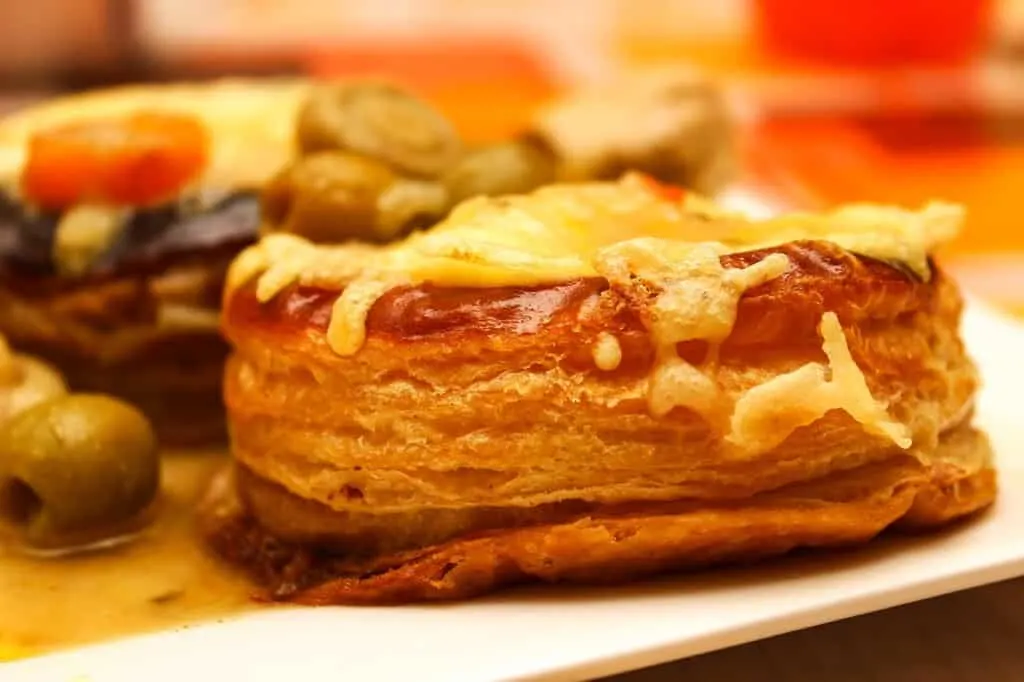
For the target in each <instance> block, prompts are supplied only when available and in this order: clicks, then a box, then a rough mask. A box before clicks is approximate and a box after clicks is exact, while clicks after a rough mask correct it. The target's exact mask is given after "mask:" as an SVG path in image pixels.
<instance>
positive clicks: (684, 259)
mask: <svg viewBox="0 0 1024 682" xmlns="http://www.w3.org/2000/svg"><path fill="white" fill-rule="evenodd" d="M962 219H963V210H962V209H961V208H960V207H958V206H955V205H950V204H945V203H941V202H933V203H930V204H928V205H926V206H925V207H923V208H921V209H920V210H916V211H911V210H904V209H899V208H894V207H886V206H874V205H860V204H858V205H850V206H846V207H842V208H839V209H837V210H835V211H832V212H829V213H823V214H810V213H793V214H789V215H783V216H779V217H776V218H772V219H769V220H760V221H756V220H752V219H749V218H747V217H745V216H742V215H739V214H734V213H730V212H728V211H725V210H722V209H720V208H718V207H716V206H715V205H714V204H713V203H711V202H710V201H708V200H706V199H702V198H701V197H700V196H697V195H695V194H693V193H688V192H685V191H681V190H679V189H678V188H672V187H666V186H664V185H661V184H659V183H657V182H654V181H653V180H651V179H650V178H647V177H645V176H641V175H637V174H628V175H626V176H625V177H623V178H622V179H621V180H619V181H616V182H592V183H568V184H556V185H550V186H546V187H543V188H541V189H539V190H537V191H535V192H533V193H530V194H524V195H515V196H502V197H498V198H486V197H478V198H476V199H472V200H469V201H466V202H464V203H462V204H460V205H459V206H458V207H457V208H456V209H455V210H454V211H453V212H452V213H451V214H450V215H449V216H448V217H447V218H446V219H445V220H444V221H443V222H442V223H440V224H439V225H437V226H435V227H433V228H432V229H431V230H429V231H425V232H419V233H414V234H412V235H410V236H408V237H407V238H406V239H404V240H403V241H401V242H397V243H393V244H389V245H382V246H372V245H368V244H349V245H334V246H324V245H316V244H313V243H311V242H309V241H307V240H304V239H301V238H299V237H296V236H294V235H287V234H271V235H268V236H266V237H265V238H264V239H262V240H261V241H260V243H258V244H257V245H254V246H252V247H250V248H248V249H247V250H246V251H244V252H243V253H242V254H240V255H239V257H238V258H237V259H236V260H235V262H234V263H233V264H232V267H231V270H230V273H229V277H228V285H227V289H226V293H225V300H224V322H223V328H224V331H225V334H226V336H227V337H228V339H229V340H230V342H231V344H232V346H233V349H234V350H233V354H232V356H231V358H230V360H229V362H228V367H227V372H226V380H225V399H226V403H227V407H228V416H229V425H230V431H231V439H232V440H231V453H232V455H233V458H234V466H233V467H232V469H231V470H230V471H229V472H227V473H225V475H224V476H222V477H221V478H219V479H218V480H217V481H216V483H215V484H214V485H213V487H212V488H211V491H210V493H209V495H208V497H207V499H206V500H205V502H204V504H203V508H202V511H201V514H202V518H203V524H202V525H203V532H204V534H205V535H206V537H207V538H208V540H209V542H210V543H211V544H212V546H213V547H214V548H215V549H216V550H217V551H218V552H219V553H220V554H221V555H223V556H224V557H226V558H227V559H228V560H230V561H232V562H234V563H237V564H239V565H241V566H244V567H245V568H246V569H248V570H249V571H250V573H251V575H252V576H254V577H255V578H256V579H257V581H258V582H260V583H261V584H262V585H263V586H264V587H265V588H266V590H267V591H268V594H269V595H271V596H273V597H274V598H278V599H285V600H292V601H295V602H300V603H308V604H334V603H389V602H390V603H393V602H405V601H417V600H432V599H453V598H464V597H470V596H473V595H478V594H481V593H484V592H487V591H490V590H493V589H495V588H497V587H500V586H502V585H506V584H510V583H517V582H523V581H532V580H542V581H551V582H555V581H567V582H616V581H622V580H628V579H632V578H636V577H639V576H643V575H647V574H651V573H656V572H663V571H668V570H672V569H678V568H684V567H691V566H698V565H704V564H713V563H720V562H726V561H742V560H749V559H754V558H760V557H765V556H770V555H775V554H780V553H783V552H786V551H788V550H790V549H793V548H795V547H805V546H806V547H826V546H837V545H851V544H858V543H862V542H865V541H867V540H869V539H870V538H872V537H873V536H875V535H876V534H878V533H879V532H881V531H882V530H884V529H886V528H889V527H896V528H913V529H924V528H932V527H936V526H940V525H943V524H946V523H948V522H950V521H952V520H954V519H957V518H960V517H963V516H966V515H969V514H971V513H973V512H975V511H978V510H980V509H983V508H984V507H986V506H988V505H989V504H990V503H991V502H992V501H993V499H994V497H995V495H996V475H995V472H994V469H993V466H992V459H991V451H990V448H989V444H988V442H987V440H986V438H985V436H984V434H983V433H981V432H980V431H978V430H977V429H975V428H974V427H973V426H972V424H971V416H972V411H973V407H972V406H973V400H974V395H975V392H976V390H977V387H978V377H977V373H976V371H975V367H974V365H973V364H972V362H971V360H970V358H969V357H968V356H967V355H966V353H965V351H964V347H963V344H962V342H961V339H960V336H959V320H960V313H961V307H962V302H961V297H960V294H959V292H958V289H957V287H956V285H955V284H954V283H953V282H952V281H951V280H950V279H949V278H948V277H947V276H946V275H945V274H944V273H943V272H942V270H941V269H940V268H938V267H937V266H936V264H935V263H934V262H933V260H932V258H931V256H930V254H931V253H932V251H933V250H934V249H935V248H936V247H937V246H939V245H940V244H941V243H943V242H945V241H946V240H948V239H950V238H951V237H952V236H953V235H955V234H956V232H957V231H958V229H959V228H960V224H961V222H962Z"/></svg>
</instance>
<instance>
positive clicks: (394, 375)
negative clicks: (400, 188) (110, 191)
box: [225, 243, 977, 513]
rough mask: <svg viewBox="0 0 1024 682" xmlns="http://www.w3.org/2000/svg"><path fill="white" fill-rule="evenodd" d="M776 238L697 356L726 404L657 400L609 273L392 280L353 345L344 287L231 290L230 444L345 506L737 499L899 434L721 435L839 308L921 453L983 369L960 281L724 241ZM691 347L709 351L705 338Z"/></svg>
mask: <svg viewBox="0 0 1024 682" xmlns="http://www.w3.org/2000/svg"><path fill="white" fill-rule="evenodd" d="M772 252H775V253H778V252H784V253H785V254H786V255H787V256H788V257H789V259H790V261H791V263H792V264H793V265H792V266H791V268H790V270H789V271H788V272H787V273H786V274H784V275H782V276H781V277H779V278H777V279H775V280H772V281H769V282H767V283H765V284H763V285H761V286H760V287H757V288H754V289H752V290H750V291H748V292H747V293H746V294H745V295H744V297H743V298H742V299H741V300H740V303H739V308H738V313H737V318H736V323H735V325H734V327H733V330H732V333H731V335H730V336H729V337H728V339H727V340H726V341H725V342H724V343H723V344H722V345H721V346H720V347H719V348H718V349H717V358H716V360H715V365H714V368H713V369H712V368H709V367H703V369H702V371H703V372H705V373H707V374H708V375H709V376H710V375H712V374H713V376H714V380H715V382H716V385H717V387H718V389H719V390H718V395H717V398H716V401H715V404H711V405H710V406H709V408H708V409H705V410H702V411H698V410H695V409H689V408H687V407H685V406H680V407H675V408H674V409H673V410H671V411H670V412H669V413H668V414H665V415H663V416H655V415H653V414H652V413H651V410H650V409H649V404H648V400H647V389H648V388H649V375H650V372H651V368H652V366H653V365H654V363H655V362H656V358H655V349H654V348H653V347H652V344H651V340H650V336H649V334H647V333H646V331H645V330H644V326H643V323H642V320H641V317H642V315H643V314H644V310H643V302H642V301H640V300H637V299H635V298H631V297H632V293H631V292H623V291H619V290H615V289H612V288H610V287H609V286H608V284H607V282H603V281H601V280H581V281H576V282H569V283H564V284H559V285H552V286H549V287H536V288H528V289H500V290H458V289H434V288H432V287H430V286H429V285H427V286H423V287H416V288H411V289H398V290H394V291H392V292H390V293H389V294H387V295H385V297H384V298H382V299H381V300H380V301H378V302H377V304H376V305H375V306H374V307H373V309H372V310H371V313H370V315H369V317H368V320H367V330H368V331H367V334H368V335H367V341H366V343H365V345H364V347H363V348H362V350H361V351H360V352H359V353H358V354H357V355H355V356H352V357H343V356H339V355H337V354H336V353H334V352H333V351H332V350H331V349H330V348H329V347H328V345H327V343H326V341H325V339H324V329H325V325H326V317H327V316H328V314H329V311H330V303H331V302H332V301H333V299H334V298H336V296H337V294H336V293H333V295H332V294H331V293H328V292H321V291H315V290H305V289H292V290H291V291H289V292H288V293H286V294H285V295H283V296H281V297H279V298H278V299H275V301H274V302H272V303H270V304H263V305H260V304H257V303H256V301H255V299H254V298H253V297H252V294H251V292H247V291H245V290H242V291H239V292H238V293H237V294H235V295H234V296H232V297H230V298H229V300H228V304H227V311H226V316H225V321H226V323H225V332H226V334H227V336H228V338H229V340H230V341H231V343H232V344H233V345H234V347H235V349H236V353H235V355H234V357H233V358H232V359H231V360H230V362H229V366H228V370H227V374H226V389H225V397H226V402H227V405H228V409H229V418H230V424H231V427H232V430H233V433H234V439H233V452H234V456H235V457H236V458H237V459H238V460H239V461H240V462H241V463H242V464H244V465H245V466H247V467H249V468H250V469H251V470H252V471H253V472H255V473H256V474H258V475H260V476H263V477H265V478H268V479H270V480H272V481H276V482H278V483H280V484H281V485H283V486H284V487H285V488H287V489H288V490H290V491H292V492H293V493H295V494H296V495H299V496H300V497H303V498H306V499H310V500H314V501H317V502H320V503H322V504H325V505H327V506H329V507H331V508H333V509H335V510H338V511H343V510H370V511H372V512H374V513H389V512H396V511H402V510H407V509H417V508H421V507H423V506H436V507H445V508H459V507H469V506H474V505H494V504H512V505H517V506H532V505H537V504H546V503H551V502H557V501H559V500H565V499H584V500H591V501H601V502H617V501H621V500H625V499H649V500H663V499H676V498H679V497H696V498H707V499H715V498H724V497H732V498H742V497H744V496H749V495H752V494H755V493H757V492H760V491H763V490H766V489H771V488H773V487H778V486H780V485H785V484H787V483H792V482H795V481H799V480H803V479H806V478H809V477H814V476H820V475H824V474H826V473H828V472H829V471H832V470H835V469H839V468H850V467H854V466H858V465H860V464H863V463H865V462H867V461H871V460H872V459H875V458H878V457H880V456H884V455H885V454H886V453H888V452H889V451H890V450H891V449H892V448H893V443H892V442H891V441H889V440H888V439H886V438H884V437H882V436H879V435H877V434H873V433H869V432H867V431H866V430H865V429H864V428H863V427H862V425H861V424H860V423H858V422H857V421H856V420H854V419H852V418H850V417H849V416H848V415H847V414H845V413H844V412H843V411H841V410H832V411H829V412H828V413H827V414H826V415H823V418H821V419H818V420H816V421H814V422H813V423H810V424H807V425H805V426H800V427H797V428H793V429H790V430H792V433H791V434H790V433H788V432H787V433H781V432H780V433H778V434H776V433H772V432H771V431H772V428H769V429H767V431H768V432H766V433H755V434H754V436H753V438H754V439H757V438H761V437H763V438H764V440H765V442H766V443H768V444H769V446H768V447H761V446H760V444H759V443H756V442H747V443H738V444H737V443H735V442H731V441H730V440H729V439H728V438H727V436H728V435H729V434H730V430H731V428H732V427H731V424H730V415H731V413H732V411H733V409H734V407H735V405H736V403H737V401H738V400H739V399H740V398H741V397H742V396H743V395H744V394H745V393H747V392H749V391H750V389H751V388H753V387H755V386H758V385H761V384H764V383H765V382H766V381H768V380H769V379H771V378H774V377H777V376H779V375H781V374H785V373H787V372H792V371H794V370H795V369H797V368H799V367H801V366H803V365H805V364H807V363H812V362H821V361H822V360H823V359H824V354H823V353H822V342H821V338H820V335H819V333H818V325H819V322H820V320H821V318H822V316H823V315H824V314H825V313H826V312H829V311H834V312H835V313H836V315H837V317H838V320H839V321H840V324H841V325H842V327H843V329H844V332H845V336H846V341H847V344H848V346H849V351H850V353H851V355H852V357H853V360H854V361H855V362H856V364H857V366H858V367H859V368H860V370H861V371H862V372H863V373H864V377H865V379H866V382H867V385H868V387H869V389H870V390H871V393H872V395H873V396H874V397H876V398H877V399H878V400H880V401H881V402H883V403H885V404H886V405H887V406H888V411H889V414H890V415H891V416H892V417H893V418H894V419H895V420H896V421H898V422H900V423H902V424H905V425H906V427H907V428H908V429H909V431H910V433H911V434H912V437H913V441H914V443H915V446H914V449H913V451H914V452H917V453H923V454H922V455H921V456H927V452H928V451H929V450H930V449H931V448H932V447H934V443H935V442H936V440H937V437H938V434H939V433H940V432H941V431H942V430H943V429H944V428H948V427H949V426H951V425H953V424H956V423H959V421H960V420H961V419H962V418H963V415H964V414H965V411H966V410H968V409H969V407H970V404H971V401H972V398H973V394H974V392H975V389H976V387H977V377H976V373H975V370H974V367H973V365H972V364H971V362H970V360H969V359H968V358H967V356H966V355H965V353H964V349H963V346H962V344H961V342H960V340H959V338H958V336H957V324H958V318H959V314H960V307H961V305H960V299H959V296H958V294H957V292H956V290H955V287H954V286H953V285H952V284H951V283H949V281H948V280H947V279H946V278H944V277H943V276H942V275H941V274H936V276H935V277H934V278H933V279H932V281H930V282H928V283H923V282H920V281H918V280H916V279H915V278H914V277H913V276H911V275H907V274H905V273H902V272H900V271H898V270H895V269H893V268H890V267H889V266H886V265H884V264H881V263H877V262H874V261H868V260H865V259H861V258H858V257H856V256H853V255H851V254H849V253H847V252H844V251H842V250H840V249H838V248H836V247H834V246H831V245H828V244H825V243H803V244H793V245H789V246H786V247H782V248H780V249H776V250H771V251H767V250H766V251H761V252H755V253H748V254H737V255H735V256H727V257H724V259H723V260H724V262H725V263H726V264H727V266H732V267H741V266H744V265H746V264H749V263H751V262H756V261H758V260H760V259H764V258H766V257H767V256H769V255H770V253H772ZM609 332H610V333H612V334H614V336H615V337H616V339H617V342H618V345H619V347H620V349H621V360H620V362H619V364H618V365H617V367H616V368H615V369H613V370H603V369H600V368H599V367H598V366H597V364H596V362H595V358H594V355H593V351H594V346H595V344H596V342H597V341H598V339H599V338H600V336H601V335H602V334H607V333H609ZM678 350H679V353H680V356H681V357H683V358H689V359H691V360H692V361H693V362H695V363H700V362H703V359H704V357H705V355H706V353H707V351H708V344H707V343H704V342H687V343H682V344H679V348H678ZM778 409H779V411H780V412H779V414H775V415H774V418H775V419H776V421H780V422H784V421H786V420H785V414H783V413H784V412H785V409H786V406H785V405H784V404H780V405H779V406H778ZM780 428H785V425H783V426H780ZM778 436H782V437H783V438H782V439H781V441H780V442H778V443H773V441H774V440H779V438H778Z"/></svg>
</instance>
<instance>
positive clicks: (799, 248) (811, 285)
mask: <svg viewBox="0 0 1024 682" xmlns="http://www.w3.org/2000/svg"><path fill="white" fill-rule="evenodd" d="M772 253H784V254H786V256H787V257H789V259H790V268H789V270H788V271H787V272H785V273H784V274H783V275H782V276H780V277H778V278H775V279H773V280H771V281H769V282H767V283H765V284H763V285H761V286H758V287H755V288H753V289H750V290H749V291H747V292H746V293H745V294H744V296H743V298H742V299H741V300H740V305H739V310H738V315H737V323H736V326H735V327H734V329H733V333H732V335H731V336H730V338H729V339H728V341H727V342H726V344H725V350H726V351H727V350H728V349H729V347H741V346H751V345H767V344H769V343H776V342H778V341H779V340H780V339H785V338H788V339H804V340H805V341H806V342H808V343H811V344H812V345H815V346H816V345H818V344H819V340H818V334H817V325H818V323H819V321H820V319H821V315H822V313H824V312H826V311H829V310H832V311H836V312H837V313H838V315H839V316H840V318H841V319H842V320H844V322H847V323H849V322H854V321H859V320H864V319H880V320H884V319H893V318H895V317H897V316H899V315H903V314H908V313H912V312H914V311H916V310H925V309H928V308H930V307H931V306H933V305H934V304H935V301H936V300H937V298H938V296H937V294H938V290H939V288H940V287H941V286H944V285H945V284H946V282H945V281H944V278H943V276H942V274H941V272H940V271H938V270H934V275H933V277H932V279H931V281H930V282H922V281H920V280H918V279H917V278H916V277H915V276H914V275H913V274H911V273H908V272H907V271H906V270H904V269H902V268H900V267H897V266H893V265H890V264H887V263H883V262H880V261H877V260H873V259H870V258H866V257H863V256H858V255H856V254H853V253H850V252H847V251H845V250H843V249H840V248H839V247H836V246H834V245H832V244H829V243H825V242H793V243H789V244H785V245H783V246H780V247H775V248H770V249H760V250H756V251H747V252H742V253H735V254H729V255H725V256H723V257H722V259H721V262H722V265H723V266H724V267H726V268H744V267H748V266H750V265H751V264H754V263H757V262H759V261H761V260H763V259H764V258H765V257H767V256H768V255H769V254H772ZM608 290H609V284H608V282H607V281H606V280H605V279H603V278H600V277H593V278H587V279H577V280H573V281H568V282H560V283H553V284H550V285H546V286H537V287H490V288H470V287H457V288H456V287H441V286H437V285H434V284H431V283H429V282H428V283H424V284H420V285H415V286H403V287H397V288H395V289H392V290H391V291H389V292H387V293H386V294H384V295H383V296H382V297H381V298H380V299H378V300H377V302H376V303H375V304H374V305H373V307H372V308H371V309H370V312H369V315H368V316H367V321H366V324H367V336H368V338H370V337H377V338H384V339H388V340H391V341H413V340H417V339H425V338H438V339H440V337H444V338H445V339H448V340H454V339H455V338H458V337H459V336H462V335H467V334H473V335H477V334H483V335H495V334H508V335H513V336H518V335H528V334H534V333H537V332H539V331H541V330H542V329H543V328H545V326H546V325H549V324H551V323H560V324H568V325H570V326H573V327H574V328H580V327H586V326H587V318H588V316H589V317H592V318H593V319H594V320H597V321H598V322H599V324H600V326H601V328H602V330H604V331H608V332H611V333H615V334H626V335H630V334H636V333H640V332H642V331H643V324H642V314H643V309H644V307H645V301H641V300H636V301H630V300H626V299H625V298H624V297H621V296H603V295H602V294H603V293H605V292H607V291H608ZM338 295H339V291H338V290H337V289H328V288H316V287H309V286H293V287H290V288H288V289H286V290H285V291H284V292H282V293H281V294H279V295H278V296H276V297H274V298H273V299H271V300H270V301H268V302H266V303H262V304H261V303H259V302H257V301H256V298H255V295H254V292H253V287H252V285H251V284H250V285H246V286H243V287H241V288H240V289H238V290H237V291H235V292H233V293H232V294H231V295H229V297H228V301H227V314H226V318H227V323H228V324H229V325H234V324H240V325H245V326H247V325H256V326H260V327H262V328H265V329H268V330H274V331H275V332H277V333H288V332H295V331H299V330H303V329H309V330H316V331H319V332H323V331H325V330H326V329H327V326H328V323H329V322H330V317H331V309H332V306H333V305H334V302H335V301H336V300H337V298H338ZM588 310H590V311H592V313H593V314H592V315H589V314H588ZM626 344H627V346H628V345H629V340H628V339H627V341H626ZM635 350H637V349H636V348H634V351H635ZM624 351H625V352H624V356H627V357H628V356H629V355H631V353H630V352H629V348H628V347H627V348H624ZM681 352H683V354H684V357H686V356H688V355H690V353H686V352H685V350H681ZM697 355H699V353H697Z"/></svg>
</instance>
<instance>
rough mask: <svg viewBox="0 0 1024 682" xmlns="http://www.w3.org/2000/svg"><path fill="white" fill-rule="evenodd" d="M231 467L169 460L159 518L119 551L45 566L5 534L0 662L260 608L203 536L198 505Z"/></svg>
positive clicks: (0, 553) (195, 455) (199, 455)
mask: <svg viewBox="0 0 1024 682" xmlns="http://www.w3.org/2000/svg"><path fill="white" fill-rule="evenodd" d="M225 459H226V456H225V455H224V454H223V453H214V452H201V451H200V452H173V453H165V454H164V460H163V481H162V484H161V495H162V498H161V501H160V504H159V506H158V508H157V515H156V519H155V521H154V522H153V524H152V525H151V526H149V527H148V528H147V530H146V531H145V532H144V533H143V534H142V535H141V536H139V537H138V538H136V539H134V540H133V541H132V542H130V543H128V544H125V545H123V546H121V547H118V548H115V549H111V550H108V551H102V552H96V553H92V554H83V555H77V556H69V557H64V558H40V557H33V556H29V555H26V554H25V553H24V551H23V550H21V549H20V548H19V546H18V544H17V541H16V538H14V537H12V536H11V535H10V531H7V532H6V534H0V661H5V660H12V659H15V658H23V657H26V656H33V655H38V654H41V653H46V652H49V651H53V650H55V649H61V648H66V647H70V646H78V645H83V644H88V643H91V642H97V641H102V640H109V639H113V638H115V637H119V636H125V635H130V634H139V633H145V632H154V631H158V630H165V629H168V628H172V627H175V626H180V625H185V624H188V623H195V622H197V621H210V620H216V619H218V618H222V617H225V616H229V615H235V614H238V613H240V612H243V611H245V610H248V609H254V608H258V605H257V604H256V603H254V602H253V601H252V600H251V599H250V596H251V594H252V592H253V587H252V585H251V583H249V582H248V581H247V580H246V579H245V577H244V576H243V575H241V574H239V573H236V572H235V571H233V570H231V569H230V568H228V567H227V566H225V565H224V564H223V563H221V562H219V561H218V560H217V559H216V558H214V557H213V556H211V555H210V554H209V553H208V552H207V550H206V549H205V548H204V547H203V544H202V541H201V539H200V538H199V537H198V534H197V533H196V527H195V521H196V519H195V505H196V502H197V501H198V500H199V498H200V496H201V495H202V494H203V493H204V492H205V488H206V485H207V483H208V482H209V480H210V478H211V477H212V476H213V474H214V473H215V472H216V471H217V469H218V468H219V467H221V466H223V464H224V462H225Z"/></svg>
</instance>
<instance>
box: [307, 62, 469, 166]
mask: <svg viewBox="0 0 1024 682" xmlns="http://www.w3.org/2000/svg"><path fill="white" fill-rule="evenodd" d="M298 142H299V148H300V149H301V150H302V152H303V153H304V154H309V153H312V152H317V151H321V150H325V149H341V150H346V151H350V152H355V153H357V154H363V155H365V156H369V157H370V158H373V159H377V160H378V161H382V162H384V163H386V164H388V165H389V166H391V167H392V168H394V169H395V170H397V171H399V172H401V173H406V174H410V175H415V176H422V177H437V176H439V175H440V174H441V173H443V172H444V171H446V170H447V169H448V168H449V167H450V166H451V165H452V164H453V163H454V162H455V161H456V160H457V159H458V157H459V155H460V154H461V152H462V143H461V141H460V140H459V136H458V134H457V133H456V132H455V129H454V127H452V124H451V123H450V122H449V121H448V120H447V119H445V117H444V116H442V115H441V114H440V112H438V111H437V110H435V109H434V108H433V107H431V106H430V105H428V104H427V103H425V102H423V101H422V100H420V99H417V98H416V97H413V96H412V95H411V94H409V93H408V92H406V91H404V90H401V89H399V88H397V87H395V86H393V85H388V84H385V83H375V82H360V83H335V84H330V85H322V86H319V87H317V88H315V89H314V90H313V91H312V93H311V94H310V96H309V98H308V99H307V100H306V102H305V103H304V104H303V106H302V108H301V109H300V111H299V116H298Z"/></svg>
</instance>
